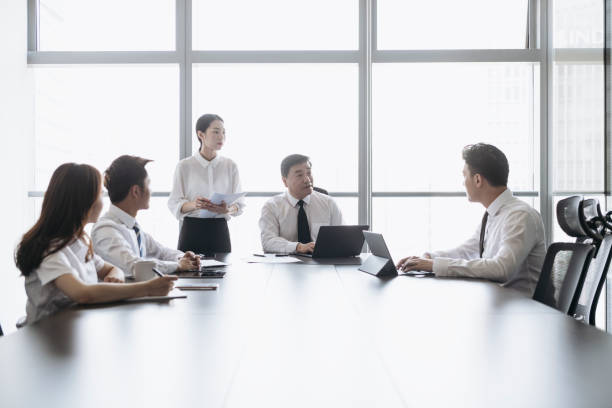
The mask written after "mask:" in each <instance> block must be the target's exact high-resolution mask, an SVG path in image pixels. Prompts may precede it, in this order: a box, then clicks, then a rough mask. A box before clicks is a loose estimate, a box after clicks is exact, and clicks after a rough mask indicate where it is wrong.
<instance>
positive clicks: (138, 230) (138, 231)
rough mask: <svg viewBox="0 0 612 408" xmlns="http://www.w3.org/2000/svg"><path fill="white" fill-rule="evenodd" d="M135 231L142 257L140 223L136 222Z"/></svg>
mask: <svg viewBox="0 0 612 408" xmlns="http://www.w3.org/2000/svg"><path fill="white" fill-rule="evenodd" d="M134 232H135V233H136V241H138V252H140V257H141V258H142V255H143V250H142V238H141V237H140V228H138V223H135V224H134Z"/></svg>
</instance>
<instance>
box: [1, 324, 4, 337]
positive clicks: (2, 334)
mask: <svg viewBox="0 0 612 408" xmlns="http://www.w3.org/2000/svg"><path fill="white" fill-rule="evenodd" d="M0 336H4V333H2V325H0Z"/></svg>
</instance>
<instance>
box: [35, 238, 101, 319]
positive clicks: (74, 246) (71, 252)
mask: <svg viewBox="0 0 612 408" xmlns="http://www.w3.org/2000/svg"><path fill="white" fill-rule="evenodd" d="M87 249H88V247H87V245H86V244H85V243H84V242H83V241H82V240H80V239H77V240H75V241H73V242H72V243H71V244H68V245H66V246H65V247H64V248H62V249H60V250H59V251H57V252H56V253H54V254H51V255H48V256H46V257H45V258H43V260H42V262H41V264H40V266H39V267H38V269H36V270H35V271H33V272H32V273H30V275H28V276H27V277H26V278H25V290H26V293H27V295H28V301H27V303H26V313H27V315H28V317H27V319H28V324H30V323H34V322H35V321H37V320H40V319H41V318H43V317H45V316H47V315H50V314H52V313H55V312H57V311H58V310H61V309H64V308H66V307H68V306H71V305H73V304H75V303H76V302H75V301H74V300H72V299H70V298H69V297H68V296H66V295H65V294H64V292H62V291H61V290H59V289H58V287H57V286H55V282H54V281H55V279H57V278H59V277H60V276H62V275H65V274H68V273H71V274H73V275H74V276H76V277H77V278H78V279H79V280H81V281H82V282H84V283H87V284H93V283H97V282H98V271H100V270H101V269H102V268H103V267H104V261H103V260H102V258H100V257H99V256H98V255H95V254H94V256H93V258H92V259H90V260H89V261H87V262H86V261H85V256H86V255H87Z"/></svg>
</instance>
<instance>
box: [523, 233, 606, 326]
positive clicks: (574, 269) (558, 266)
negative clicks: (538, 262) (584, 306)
mask: <svg viewBox="0 0 612 408" xmlns="http://www.w3.org/2000/svg"><path fill="white" fill-rule="evenodd" d="M594 250H595V247H594V246H593V245H590V244H579V243H573V242H572V243H568V242H555V243H553V244H551V245H550V247H548V251H547V252H546V258H545V259H544V266H543V267H542V273H541V274H540V279H539V280H538V284H537V286H536V289H535V293H534V295H533V299H535V300H537V301H539V302H542V303H544V304H546V305H548V306H551V307H554V308H555V309H557V310H560V311H562V312H563V313H566V314H569V315H574V313H575V311H576V305H577V304H578V298H579V296H580V291H581V290H582V286H583V284H584V279H585V276H586V273H587V271H588V268H589V265H590V263H591V258H592V257H593V252H594Z"/></svg>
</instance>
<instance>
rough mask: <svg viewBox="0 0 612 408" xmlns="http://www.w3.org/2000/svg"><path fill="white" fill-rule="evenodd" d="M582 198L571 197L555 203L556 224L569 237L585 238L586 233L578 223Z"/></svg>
mask: <svg viewBox="0 0 612 408" xmlns="http://www.w3.org/2000/svg"><path fill="white" fill-rule="evenodd" d="M581 202H582V197H580V196H572V197H568V198H564V199H563V200H561V201H559V202H558V203H557V222H558V223H559V226H560V227H561V229H562V230H563V232H565V233H566V234H567V235H569V236H570V237H576V238H580V237H586V236H587V233H586V231H585V230H584V229H583V228H582V223H581V222H580V203H581Z"/></svg>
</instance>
